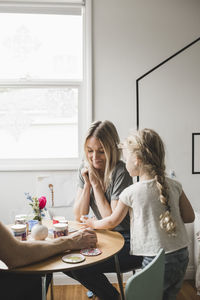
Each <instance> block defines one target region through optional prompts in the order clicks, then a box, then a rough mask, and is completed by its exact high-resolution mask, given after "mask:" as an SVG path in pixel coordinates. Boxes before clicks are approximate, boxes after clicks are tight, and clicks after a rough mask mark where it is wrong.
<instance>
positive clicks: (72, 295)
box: [47, 280, 200, 300]
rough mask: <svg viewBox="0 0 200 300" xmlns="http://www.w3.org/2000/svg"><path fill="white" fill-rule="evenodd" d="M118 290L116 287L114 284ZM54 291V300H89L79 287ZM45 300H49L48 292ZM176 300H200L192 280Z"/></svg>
mask: <svg viewBox="0 0 200 300" xmlns="http://www.w3.org/2000/svg"><path fill="white" fill-rule="evenodd" d="M114 286H115V287H116V288H117V289H118V285H117V284H114ZM53 289H54V300H89V298H88V297H87V295H86V292H87V290H86V289H85V288H84V287H82V286H81V285H56V286H54V287H53ZM47 300H50V293H49V292H48V295H47ZM177 300H200V296H197V294H196V289H195V285H194V281H193V280H186V281H184V284H183V287H182V289H181V291H180V292H179V294H178V296H177Z"/></svg>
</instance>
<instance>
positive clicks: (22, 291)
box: [0, 273, 51, 300]
mask: <svg viewBox="0 0 200 300" xmlns="http://www.w3.org/2000/svg"><path fill="white" fill-rule="evenodd" d="M50 281H51V274H48V275H47V281H46V289H47V290H48V285H49V283H50ZM0 291H1V294H2V295H3V298H2V299H4V300H16V299H20V300H27V299H29V300H35V299H37V300H41V299H42V284H41V277H40V276H39V275H30V274H26V275H24V274H19V273H18V274H14V273H1V274H0Z"/></svg>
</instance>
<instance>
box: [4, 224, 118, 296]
mask: <svg viewBox="0 0 200 300" xmlns="http://www.w3.org/2000/svg"><path fill="white" fill-rule="evenodd" d="M46 225H47V226H48V227H49V228H51V227H52V228H53V225H52V221H48V222H47V223H46ZM70 227H73V228H75V229H77V230H78V229H80V228H81V227H82V225H81V224H80V223H77V222H72V221H70V222H69V228H70ZM95 232H96V234H97V239H98V242H97V248H99V249H100V250H101V251H102V253H101V254H100V255H97V256H85V260H84V261H83V262H80V263H75V264H72V263H66V262H63V261H62V257H63V256H64V255H65V254H67V253H80V251H79V250H73V251H70V252H66V253H62V254H59V255H56V256H53V257H50V258H48V259H45V260H43V261H41V262H38V263H34V264H31V265H28V266H24V267H18V268H15V269H12V270H8V269H7V267H6V266H5V264H3V263H2V262H1V261H0V271H1V272H2V271H4V272H13V273H23V274H26V273H27V274H28V273H29V274H39V275H41V277H42V299H46V274H48V273H54V272H65V271H69V270H75V269H80V268H84V267H88V266H90V265H94V264H97V263H100V262H102V261H104V260H107V259H108V258H110V257H112V256H115V254H117V253H118V252H119V251H120V250H121V249H122V247H123V245H124V238H123V236H122V235H121V234H120V233H118V232H115V231H110V230H95ZM115 262H116V272H117V275H118V276H120V274H118V273H120V270H119V264H118V260H117V255H116V256H115Z"/></svg>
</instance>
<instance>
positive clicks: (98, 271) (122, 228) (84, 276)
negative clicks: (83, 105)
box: [66, 121, 142, 300]
mask: <svg viewBox="0 0 200 300" xmlns="http://www.w3.org/2000/svg"><path fill="white" fill-rule="evenodd" d="M118 144H119V136H118V133H117V130H116V128H115V126H114V125H113V124H112V123H111V122H109V121H104V122H101V121H96V122H94V123H92V125H91V127H90V128H89V130H88V134H87V136H86V139H85V144H84V152H85V162H84V163H83V164H82V165H81V167H80V169H79V183H78V185H79V187H78V191H77V197H76V200H75V205H74V213H75V217H76V220H77V221H79V222H80V219H81V216H83V215H87V214H88V213H89V210H90V207H91V208H92V210H93V212H94V214H95V216H96V218H97V219H102V218H105V217H106V216H110V215H111V214H112V212H113V211H114V210H115V208H116V206H117V203H118V199H119V195H120V193H121V192H122V191H123V190H124V189H125V188H126V187H127V186H129V185H131V184H132V178H131V177H130V175H129V174H128V172H127V170H126V167H125V164H124V162H123V161H121V160H120V156H121V151H120V150H119V149H118ZM129 223H130V221H129V215H128V214H127V215H126V216H125V218H124V219H123V220H122V222H121V223H120V224H119V225H118V226H117V227H116V228H114V230H115V231H119V232H120V233H121V234H122V235H123V236H124V239H125V245H124V247H123V248H122V250H121V251H120V252H119V254H118V257H119V262H120V268H121V270H122V271H123V270H127V269H130V268H131V267H132V268H133V269H134V268H136V267H138V266H140V265H141V261H142V258H141V257H140V256H133V255H129V250H130V225H129ZM115 271H116V270H115V264H114V259H113V258H111V259H109V260H107V261H106V262H103V263H100V264H97V265H95V266H94V267H89V268H86V269H83V270H78V271H73V272H68V273H66V274H67V275H68V276H70V277H72V278H74V279H76V280H78V281H79V282H81V284H83V285H84V286H85V287H86V288H88V289H89V290H91V291H92V292H93V293H94V294H95V295H96V298H95V299H101V300H110V299H112V300H115V299H116V300H117V299H119V298H120V296H119V293H118V291H117V290H116V289H115V288H114V287H113V286H112V284H111V283H110V282H109V281H108V279H107V277H106V276H105V275H104V274H103V273H106V272H115Z"/></svg>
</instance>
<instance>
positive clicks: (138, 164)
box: [86, 129, 194, 300]
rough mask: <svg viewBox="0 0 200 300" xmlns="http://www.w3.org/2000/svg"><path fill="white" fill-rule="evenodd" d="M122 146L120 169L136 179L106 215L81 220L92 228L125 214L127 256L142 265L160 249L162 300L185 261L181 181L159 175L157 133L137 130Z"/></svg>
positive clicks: (168, 298) (188, 213)
mask: <svg viewBox="0 0 200 300" xmlns="http://www.w3.org/2000/svg"><path fill="white" fill-rule="evenodd" d="M121 147H122V148H123V152H124V156H125V158H126V168H127V170H128V172H129V174H130V175H131V176H139V178H140V181H139V182H137V183H135V184H133V185H131V186H129V187H127V188H126V189H125V190H124V191H123V192H122V193H121V194H120V196H119V203H118V205H117V207H116V209H115V210H114V211H113V213H112V215H111V216H109V217H106V218H104V219H102V220H99V221H95V220H93V219H88V220H86V224H87V225H88V226H89V227H92V228H95V229H106V228H113V227H115V226H116V225H117V224H119V223H120V222H121V220H122V219H123V218H124V216H125V215H126V214H127V211H128V210H129V212H130V217H131V242H130V243H131V254H133V255H142V256H143V267H144V266H146V265H147V264H148V263H149V262H150V261H151V260H152V259H153V258H154V257H155V256H156V254H157V253H158V251H159V249H160V248H163V249H164V250H165V253H166V255H165V278H164V293H163V300H175V299H176V294H177V293H178V291H179V289H180V287H181V284H182V281H183V278H184V274H185V272H186V268H187V264H188V260H189V259H188V249H187V246H188V243H189V241H188V237H187V233H186V229H185V226H184V223H190V222H193V221H194V211H193V209H192V207H191V205H190V202H189V200H188V199H187V197H186V195H185V194H184V192H183V190H182V187H181V184H180V183H179V182H177V181H175V180H173V179H171V178H168V177H166V175H165V162H164V158H165V151H164V145H163V142H162V140H161V138H160V136H159V135H158V134H157V133H156V132H155V131H153V130H151V129H143V130H141V131H138V132H137V133H136V134H135V135H131V136H130V137H128V138H127V140H126V141H125V143H124V144H122V145H121Z"/></svg>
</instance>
